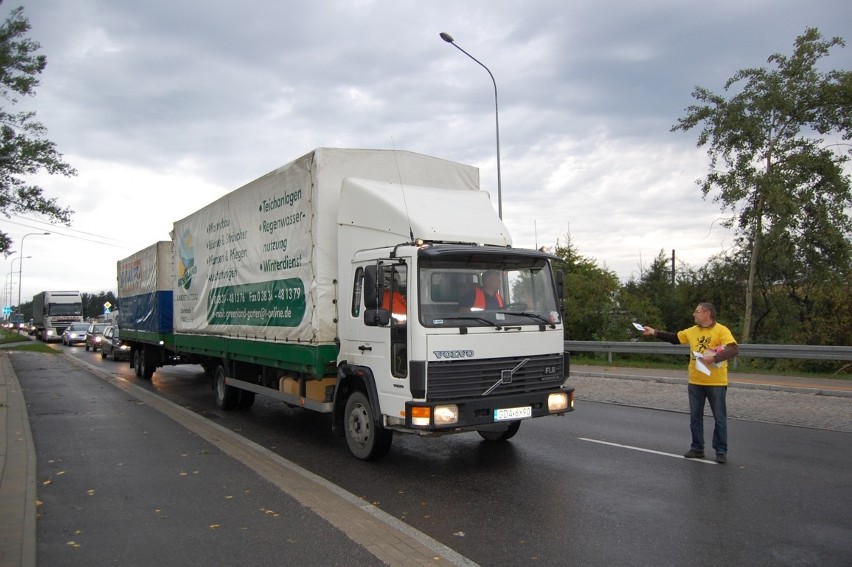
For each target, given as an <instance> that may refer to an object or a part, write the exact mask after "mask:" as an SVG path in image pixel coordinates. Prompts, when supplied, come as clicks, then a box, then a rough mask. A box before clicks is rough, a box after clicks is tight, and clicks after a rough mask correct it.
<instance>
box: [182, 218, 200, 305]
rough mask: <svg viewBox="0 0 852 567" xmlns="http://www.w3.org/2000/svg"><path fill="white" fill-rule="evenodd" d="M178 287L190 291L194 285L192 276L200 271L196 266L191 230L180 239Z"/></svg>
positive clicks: (186, 231) (184, 232)
mask: <svg viewBox="0 0 852 567" xmlns="http://www.w3.org/2000/svg"><path fill="white" fill-rule="evenodd" d="M177 244H178V266H177V269H178V273H177V276H178V286H179V287H182V288H183V289H187V290H188V289H189V286H190V285H192V276H194V275H195V272H197V271H198V267H197V266H196V265H195V247H194V246H193V245H192V234H190V232H189V230H184V231H183V234H182V235H181V236H180V238H178V242H177Z"/></svg>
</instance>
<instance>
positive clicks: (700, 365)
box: [692, 351, 710, 376]
mask: <svg viewBox="0 0 852 567" xmlns="http://www.w3.org/2000/svg"><path fill="white" fill-rule="evenodd" d="M692 354H693V355H694V356H695V369H696V370H698V371H699V372H701V373H702V374H706V375H707V376H710V369H709V368H707V365H706V364H704V361H703V360H702V358H703V357H704V355H703V354H701V353H700V352H694V351H693V353H692Z"/></svg>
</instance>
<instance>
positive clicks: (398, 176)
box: [391, 136, 414, 242]
mask: <svg viewBox="0 0 852 567" xmlns="http://www.w3.org/2000/svg"><path fill="white" fill-rule="evenodd" d="M391 147H392V148H393V160H394V163H395V164H396V176H397V178H399V188H400V189H402V202H403V203H404V204H405V218H407V219H409V220H408V235H409V237H410V238H411V242H414V230H412V228H411V215H410V214H409V213H408V201H407V200H406V198H405V185H403V183H402V171H400V169H399V157H398V156H397V154H396V143H395V142H394V140H393V136H391Z"/></svg>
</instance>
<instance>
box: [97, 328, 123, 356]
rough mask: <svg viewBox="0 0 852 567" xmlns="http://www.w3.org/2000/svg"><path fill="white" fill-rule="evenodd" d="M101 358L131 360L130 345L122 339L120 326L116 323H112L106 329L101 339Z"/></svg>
mask: <svg viewBox="0 0 852 567" xmlns="http://www.w3.org/2000/svg"><path fill="white" fill-rule="evenodd" d="M101 358H112V359H113V360H130V345H129V344H127V343H125V342H124V341H122V340H121V337H119V330H118V327H117V326H115V325H110V326H109V327H107V328H106V330H105V331H104V336H103V340H102V341H101Z"/></svg>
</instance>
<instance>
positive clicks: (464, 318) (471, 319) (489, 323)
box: [441, 317, 503, 331]
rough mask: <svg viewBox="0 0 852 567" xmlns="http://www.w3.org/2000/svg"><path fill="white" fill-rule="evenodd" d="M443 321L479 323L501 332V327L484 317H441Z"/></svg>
mask: <svg viewBox="0 0 852 567" xmlns="http://www.w3.org/2000/svg"><path fill="white" fill-rule="evenodd" d="M441 318H442V319H443V320H444V321H479V322H481V323H485V324H487V325H491V326H492V327H496V328H497V330H498V331H500V330H502V329H503V327H501V326H500V325H498V324H497V323H495V322H494V321H490V320H488V319H486V318H485V317H441Z"/></svg>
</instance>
